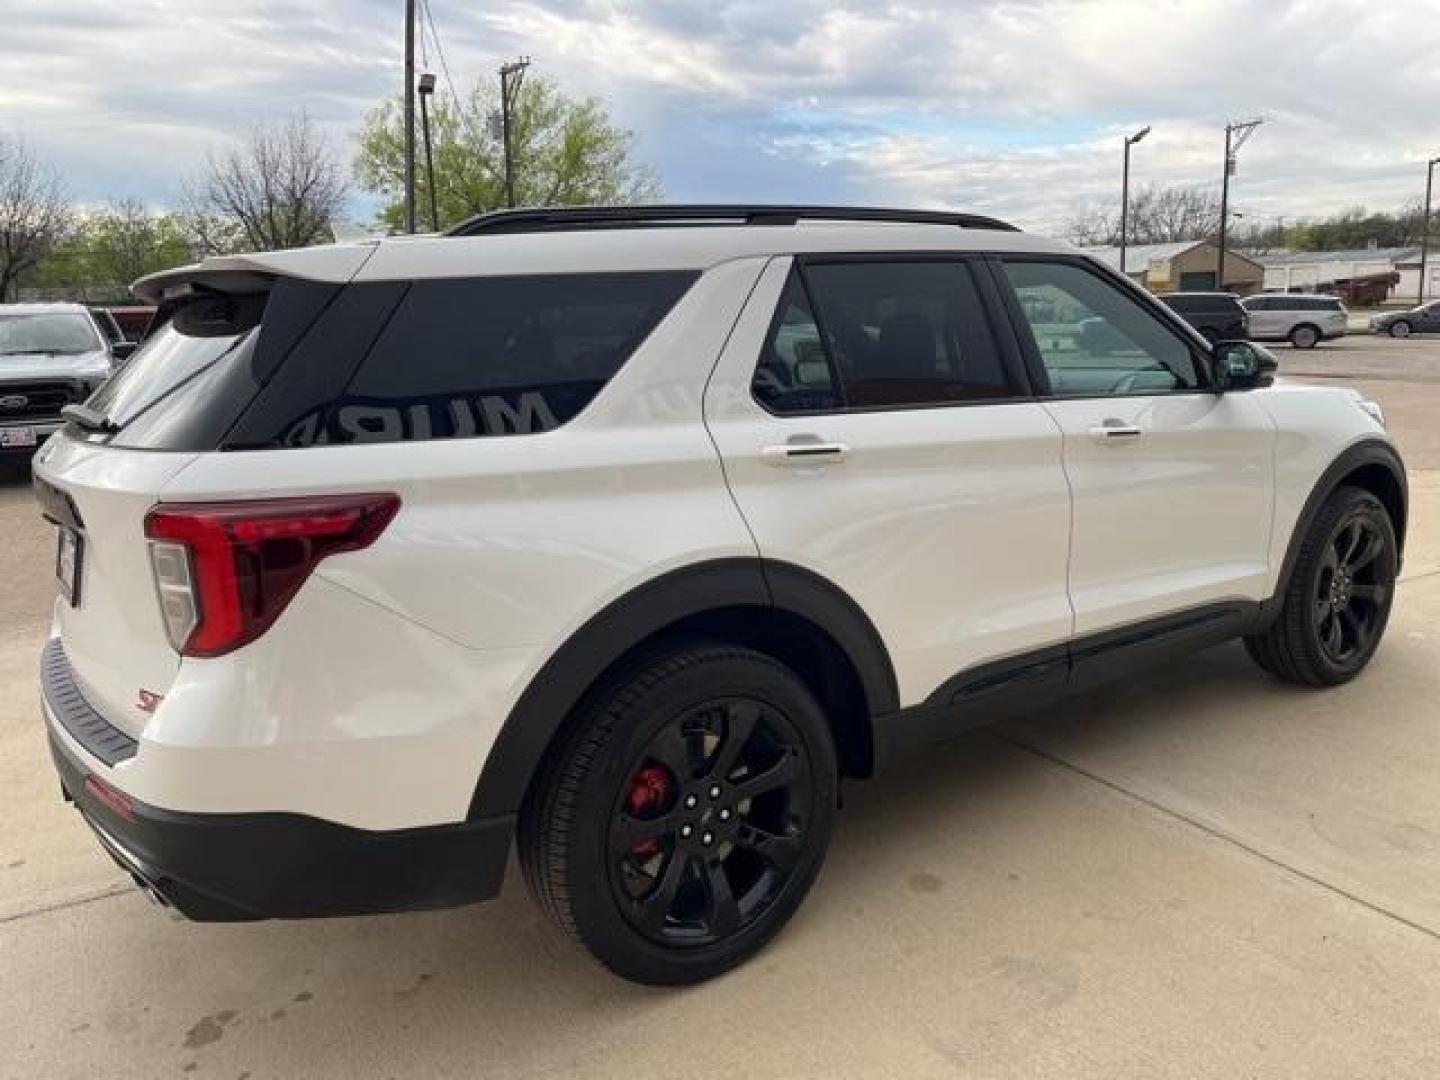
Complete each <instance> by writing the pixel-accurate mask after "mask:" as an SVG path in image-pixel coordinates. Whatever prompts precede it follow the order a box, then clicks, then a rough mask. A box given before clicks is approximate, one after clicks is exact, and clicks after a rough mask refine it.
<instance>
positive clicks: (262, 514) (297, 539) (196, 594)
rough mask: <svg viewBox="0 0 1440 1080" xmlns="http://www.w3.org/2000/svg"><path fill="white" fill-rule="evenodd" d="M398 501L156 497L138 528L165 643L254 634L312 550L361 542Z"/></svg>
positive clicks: (180, 645)
mask: <svg viewBox="0 0 1440 1080" xmlns="http://www.w3.org/2000/svg"><path fill="white" fill-rule="evenodd" d="M399 509H400V499H399V496H396V495H323V496H317V497H314V498H301V499H260V500H254V501H245V502H218V503H161V504H160V505H159V506H157V507H155V508H154V509H153V510H151V511H150V513H149V514H148V515H146V517H145V535H146V536H147V537H149V539H150V567H151V570H152V571H153V573H154V575H155V589H156V592H157V594H158V596H159V599H160V613H161V615H162V617H163V619H164V622H165V632H166V634H167V635H168V636H169V638H170V644H171V645H173V646H174V647H175V649H176V651H177V652H180V653H182V654H183V655H185V656H221V655H223V654H225V653H228V652H231V651H233V650H235V649H238V648H239V647H240V646H242V645H245V644H248V643H249V642H251V641H254V640H255V639H256V638H258V637H259V636H260V635H261V634H263V633H265V631H266V630H268V629H269V628H270V626H271V624H272V623H274V622H275V620H276V619H277V618H279V617H280V613H281V612H282V611H284V610H285V605H286V604H288V603H289V602H290V600H291V599H292V598H293V597H294V596H295V594H296V593H297V592H298V591H299V590H300V586H301V585H303V584H304V583H305V579H306V578H307V577H309V576H310V572H311V571H312V570H314V569H315V566H316V564H318V563H319V562H320V560H321V559H324V558H326V557H327V556H330V555H335V554H337V553H339V552H342V551H357V550H359V549H360V548H364V547H369V546H370V545H371V544H372V543H374V542H375V539H376V538H377V537H378V536H379V535H380V534H381V533H382V532H383V531H384V530H385V526H386V525H388V524H390V520H391V518H393V517H394V516H395V512H396V511H397V510H399Z"/></svg>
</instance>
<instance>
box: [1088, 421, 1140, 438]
mask: <svg viewBox="0 0 1440 1080" xmlns="http://www.w3.org/2000/svg"><path fill="white" fill-rule="evenodd" d="M1143 434H1145V432H1144V431H1143V430H1142V429H1140V428H1138V427H1136V426H1135V425H1134V424H1125V423H1121V422H1120V421H1118V420H1106V421H1105V422H1104V423H1103V424H1101V425H1100V426H1099V427H1092V428H1091V429H1090V437H1091V438H1092V439H1099V440H1100V441H1101V442H1110V441H1112V440H1114V441H1118V442H1123V441H1126V440H1129V439H1138V438H1140V436H1141V435H1143Z"/></svg>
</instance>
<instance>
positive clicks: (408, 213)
mask: <svg viewBox="0 0 1440 1080" xmlns="http://www.w3.org/2000/svg"><path fill="white" fill-rule="evenodd" d="M405 231H406V232H407V233H413V232H414V231H415V0H405Z"/></svg>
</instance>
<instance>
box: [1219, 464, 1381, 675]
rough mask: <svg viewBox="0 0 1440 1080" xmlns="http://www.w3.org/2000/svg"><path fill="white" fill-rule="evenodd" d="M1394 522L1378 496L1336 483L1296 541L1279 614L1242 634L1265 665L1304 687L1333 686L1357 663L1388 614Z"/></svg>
mask: <svg viewBox="0 0 1440 1080" xmlns="http://www.w3.org/2000/svg"><path fill="white" fill-rule="evenodd" d="M1398 561H1399V559H1398V550H1397V544H1396V540H1395V528H1394V525H1393V524H1392V523H1391V521H1390V514H1389V512H1388V511H1386V509H1385V507H1384V505H1383V504H1382V503H1381V502H1380V500H1379V499H1377V498H1375V496H1374V495H1372V494H1370V492H1368V491H1364V490H1362V489H1360V488H1353V487H1342V488H1339V489H1337V490H1336V491H1335V492H1334V493H1333V494H1332V495H1331V496H1330V497H1329V498H1328V499H1327V500H1326V501H1325V503H1324V505H1323V506H1322V507H1321V508H1320V512H1319V514H1317V515H1316V517H1315V521H1314V523H1313V524H1312V525H1311V527H1310V531H1309V533H1308V534H1307V535H1306V537H1305V539H1304V541H1303V542H1302V545H1301V549H1300V555H1299V558H1298V559H1296V562H1295V568H1294V571H1293V572H1292V573H1291V575H1290V581H1289V582H1288V583H1287V584H1286V587H1285V594H1284V598H1283V602H1282V606H1281V609H1280V614H1279V616H1278V617H1277V618H1276V620H1275V621H1274V623H1272V624H1271V626H1270V627H1269V629H1267V630H1266V631H1265V632H1264V633H1263V634H1258V635H1255V636H1253V637H1247V638H1246V639H1245V647H1246V649H1247V650H1248V651H1249V653H1250V656H1251V657H1252V658H1253V659H1254V660H1255V662H1256V663H1258V664H1259V665H1260V666H1261V667H1262V668H1264V669H1265V670H1266V671H1269V672H1271V673H1272V674H1274V675H1277V676H1279V677H1280V678H1282V679H1284V680H1286V681H1287V682H1293V683H1299V684H1302V685H1306V686H1335V685H1337V684H1339V683H1343V682H1348V681H1349V680H1351V679H1353V678H1354V677H1355V676H1356V675H1358V674H1359V673H1360V672H1361V671H1362V670H1364V668H1365V665H1366V664H1368V663H1369V662H1370V658H1371V657H1372V656H1374V655H1375V650H1376V649H1377V648H1378V647H1379V645H1380V638H1381V636H1382V635H1383V634H1384V633H1385V626H1386V623H1387V622H1388V621H1389V618H1390V605H1391V603H1392V602H1393V600H1394V597H1395V575H1396V572H1397V566H1398Z"/></svg>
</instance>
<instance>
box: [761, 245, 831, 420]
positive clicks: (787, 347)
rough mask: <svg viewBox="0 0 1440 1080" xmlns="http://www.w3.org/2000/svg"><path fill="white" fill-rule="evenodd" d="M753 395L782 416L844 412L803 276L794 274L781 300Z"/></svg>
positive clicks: (767, 339) (766, 341)
mask: <svg viewBox="0 0 1440 1080" xmlns="http://www.w3.org/2000/svg"><path fill="white" fill-rule="evenodd" d="M751 391H752V393H754V395H755V399H756V400H757V401H759V402H760V403H761V404H762V405H764V406H765V407H766V408H767V409H769V410H770V411H771V412H777V413H781V414H789V413H806V412H824V411H827V410H832V409H838V408H842V407H843V406H844V399H843V397H842V396H841V390H840V381H839V379H837V378H836V377H835V373H834V368H833V367H832V366H831V360H830V355H829V353H828V351H827V350H826V348H825V346H824V344H823V343H822V342H821V340H820V327H819V324H818V323H817V322H816V321H815V312H814V309H813V308H812V307H811V306H810V296H809V294H808V293H807V292H806V289H805V282H804V281H803V280H801V277H800V273H799V271H798V270H797V271H791V273H790V280H789V281H788V282H786V284H785V291H784V293H782V294H781V296H780V306H779V308H778V309H777V310H776V312H775V321H774V323H773V324H772V325H771V327H770V336H769V337H768V338H766V340H765V348H764V349H763V350H762V352H761V354H760V362H759V363H758V364H756V365H755V377H754V379H753V381H752V383H751Z"/></svg>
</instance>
